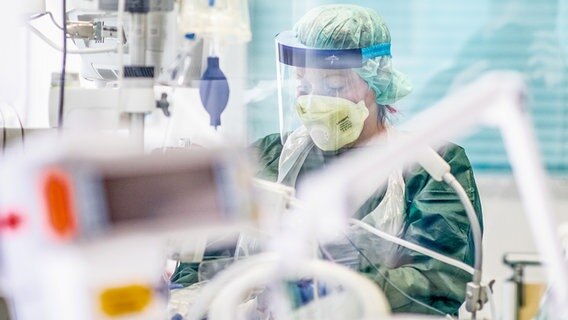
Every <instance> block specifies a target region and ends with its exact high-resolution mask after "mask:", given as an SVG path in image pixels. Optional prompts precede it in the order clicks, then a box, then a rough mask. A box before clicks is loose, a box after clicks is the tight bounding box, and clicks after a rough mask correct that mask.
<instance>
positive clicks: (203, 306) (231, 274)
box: [184, 253, 278, 320]
mask: <svg viewBox="0 0 568 320" xmlns="http://www.w3.org/2000/svg"><path fill="white" fill-rule="evenodd" d="M276 261H278V256H277V255H276V254H271V253H262V254H259V255H256V256H252V257H250V258H247V259H243V260H239V262H238V263H235V264H234V265H232V266H231V267H230V268H227V269H225V270H223V271H221V272H219V273H218V274H217V275H216V276H215V277H214V278H213V279H212V280H211V281H209V282H208V283H207V284H206V285H205V286H204V287H203V288H202V289H201V292H200V293H199V296H198V297H197V299H196V300H195V303H194V304H193V307H192V308H191V309H189V310H188V313H187V314H186V315H184V319H187V320H200V319H202V318H203V316H205V314H206V313H207V309H208V308H209V304H210V303H211V302H212V301H213V300H214V299H215V297H216V296H217V294H218V293H219V292H221V291H222V290H223V289H224V288H225V286H226V285H227V283H229V282H231V281H233V280H234V279H236V278H238V277H240V276H241V275H242V274H244V273H245V272H247V271H248V270H250V269H251V268H253V267H255V266H258V265H267V266H268V265H271V264H273V263H274V262H276Z"/></svg>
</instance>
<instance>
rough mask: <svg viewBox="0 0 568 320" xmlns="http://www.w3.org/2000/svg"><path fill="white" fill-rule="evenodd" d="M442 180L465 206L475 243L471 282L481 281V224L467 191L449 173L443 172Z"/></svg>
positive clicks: (477, 282)
mask: <svg viewBox="0 0 568 320" xmlns="http://www.w3.org/2000/svg"><path fill="white" fill-rule="evenodd" d="M443 179H444V182H446V183H447V184H448V185H449V186H450V187H452V189H454V191H455V192H456V194H457V195H458V197H459V199H460V201H461V203H462V205H463V206H464V208H465V212H466V214H467V217H468V219H469V221H470V226H471V234H472V236H473V243H474V245H475V262H474V263H475V264H474V269H475V270H476V272H475V273H474V277H473V283H476V284H479V283H480V282H481V266H482V264H483V252H482V243H481V226H480V224H479V220H478V219H477V214H476V213H475V209H474V208H473V205H472V204H471V200H470V199H469V197H468V195H467V193H466V192H465V190H464V189H463V187H462V185H461V184H460V183H459V181H458V180H457V179H456V177H454V176H453V175H452V174H451V173H449V172H448V173H445V174H444V175H443Z"/></svg>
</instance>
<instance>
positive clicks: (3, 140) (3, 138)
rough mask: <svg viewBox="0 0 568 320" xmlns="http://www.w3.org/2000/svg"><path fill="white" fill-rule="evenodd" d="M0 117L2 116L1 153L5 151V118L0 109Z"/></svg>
mask: <svg viewBox="0 0 568 320" xmlns="http://www.w3.org/2000/svg"><path fill="white" fill-rule="evenodd" d="M0 117H2V154H4V152H5V151H6V141H7V138H6V134H7V132H6V118H4V112H2V109H0Z"/></svg>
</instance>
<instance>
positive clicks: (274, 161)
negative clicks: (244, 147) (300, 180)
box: [251, 133, 282, 181]
mask: <svg viewBox="0 0 568 320" xmlns="http://www.w3.org/2000/svg"><path fill="white" fill-rule="evenodd" d="M251 148H252V149H253V152H254V153H255V156H256V160H257V162H258V165H259V171H258V172H256V174H255V176H256V177H258V178H262V179H266V180H269V181H276V178H277V177H278V162H279V160H280V153H281V152H282V141H281V139H280V135H279V134H277V133H275V134H269V135H267V136H265V137H263V138H260V139H258V140H257V141H255V142H254V143H252V144H251Z"/></svg>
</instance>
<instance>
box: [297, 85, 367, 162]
mask: <svg viewBox="0 0 568 320" xmlns="http://www.w3.org/2000/svg"><path fill="white" fill-rule="evenodd" d="M296 111H297V112H298V116H299V117H300V120H302V123H303V124H304V126H305V127H306V128H307V129H308V132H309V134H310V137H311V138H312V140H313V141H314V143H315V145H316V146H317V147H318V148H320V149H321V150H323V151H336V150H339V149H340V148H342V147H343V146H345V145H347V144H350V143H352V142H354V141H355V140H357V138H359V136H360V135H361V131H363V125H364V122H365V119H367V117H368V116H369V110H368V109H367V107H366V106H365V102H364V101H360V102H359V103H354V102H352V101H349V100H347V99H343V98H338V97H329V96H319V95H303V96H299V97H298V98H297V99H296Z"/></svg>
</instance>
